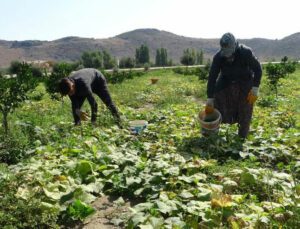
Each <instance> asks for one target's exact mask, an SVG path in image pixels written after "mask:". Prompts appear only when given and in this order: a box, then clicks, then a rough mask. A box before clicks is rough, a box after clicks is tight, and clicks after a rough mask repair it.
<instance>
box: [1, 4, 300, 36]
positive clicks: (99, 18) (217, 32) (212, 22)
mask: <svg viewBox="0 0 300 229" xmlns="http://www.w3.org/2000/svg"><path fill="white" fill-rule="evenodd" d="M298 2H299V1H298V0H206V1H203V0H0V6H1V8H0V40H1V39H2V40H55V39H59V38H62V37H66V36H80V37H88V38H108V37H113V36H116V35H118V34H121V33H124V32H128V31H131V30H134V29H139V28H156V29H159V30H165V31H168V32H172V33H175V34H177V35H182V36H186V37H195V38H219V37H220V36H221V35H222V34H223V33H225V32H232V33H233V34H234V35H235V36H236V37H237V38H253V37H261V38H269V39H281V38H283V37H285V36H288V35H291V34H293V33H296V32H300V13H299V12H300V11H299V10H300V2H299V3H298Z"/></svg>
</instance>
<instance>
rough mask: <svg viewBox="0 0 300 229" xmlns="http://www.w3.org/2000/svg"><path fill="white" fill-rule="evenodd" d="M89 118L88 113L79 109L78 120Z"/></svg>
mask: <svg viewBox="0 0 300 229" xmlns="http://www.w3.org/2000/svg"><path fill="white" fill-rule="evenodd" d="M88 119H89V115H88V113H86V112H84V111H81V112H80V120H81V121H87V120H88Z"/></svg>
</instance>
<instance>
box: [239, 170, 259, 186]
mask: <svg viewBox="0 0 300 229" xmlns="http://www.w3.org/2000/svg"><path fill="white" fill-rule="evenodd" d="M240 182H241V183H242V184H246V185H253V184H255V183H256V175H255V174H251V173H249V172H244V173H242V175H241V179H240Z"/></svg>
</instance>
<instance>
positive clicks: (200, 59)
mask: <svg viewBox="0 0 300 229" xmlns="http://www.w3.org/2000/svg"><path fill="white" fill-rule="evenodd" d="M196 64H203V51H202V50H200V51H198V52H197V54H196Z"/></svg>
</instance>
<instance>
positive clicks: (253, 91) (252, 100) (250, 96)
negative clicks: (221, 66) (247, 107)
mask: <svg viewBox="0 0 300 229" xmlns="http://www.w3.org/2000/svg"><path fill="white" fill-rule="evenodd" d="M257 98H258V87H252V89H251V90H250V91H249V93H248V96H247V101H248V103H249V104H251V105H253V104H254V103H255V101H256V100H257Z"/></svg>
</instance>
